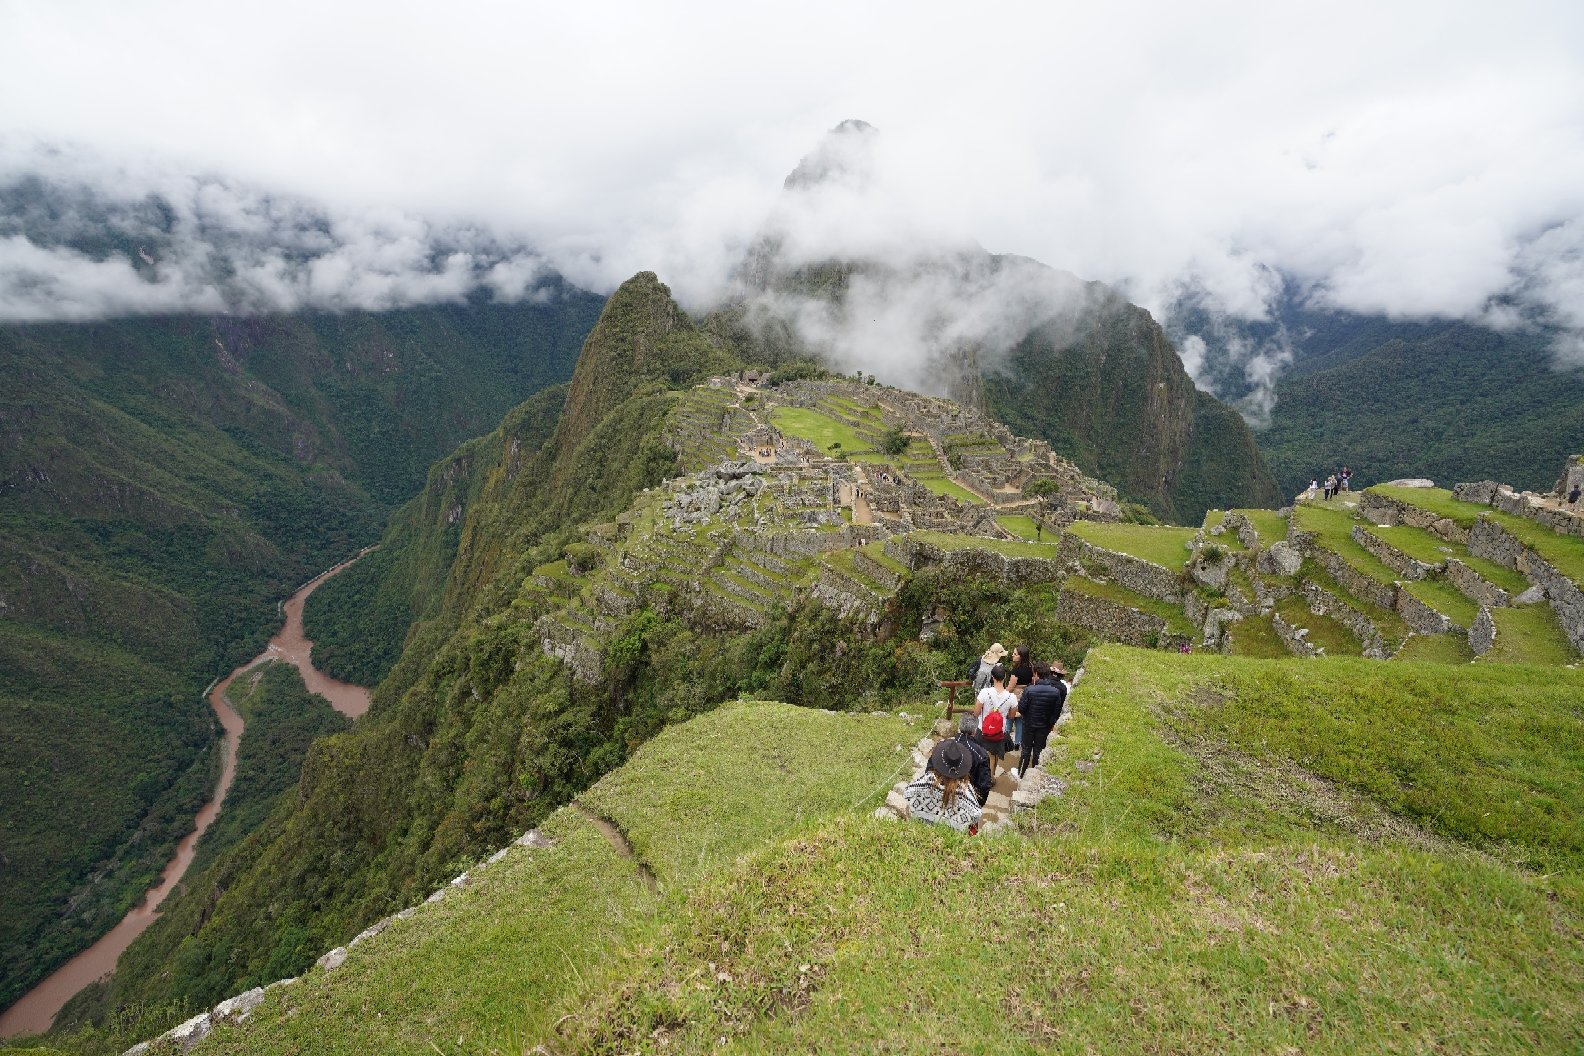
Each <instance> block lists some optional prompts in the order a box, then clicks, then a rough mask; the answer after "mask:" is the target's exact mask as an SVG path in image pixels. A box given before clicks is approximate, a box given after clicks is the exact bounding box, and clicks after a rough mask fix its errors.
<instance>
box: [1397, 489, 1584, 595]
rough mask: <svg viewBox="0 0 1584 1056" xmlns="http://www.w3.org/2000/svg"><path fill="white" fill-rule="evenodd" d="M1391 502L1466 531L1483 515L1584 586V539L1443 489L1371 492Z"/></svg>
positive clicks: (1559, 570)
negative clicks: (1463, 499)
mask: <svg viewBox="0 0 1584 1056" xmlns="http://www.w3.org/2000/svg"><path fill="white" fill-rule="evenodd" d="M1370 490H1371V491H1375V492H1378V493H1379V494H1381V495H1385V496H1387V497H1389V498H1394V499H1400V500H1402V501H1403V502H1406V503H1409V504H1411V505H1414V506H1418V507H1420V508H1421V509H1425V510H1429V511H1430V512H1432V513H1435V514H1438V515H1440V516H1442V517H1450V518H1451V519H1452V520H1454V521H1456V522H1457V523H1459V524H1461V525H1464V526H1465V527H1467V526H1469V525H1472V524H1473V523H1474V521H1475V519H1476V518H1477V517H1478V516H1479V515H1480V514H1482V513H1483V514H1487V515H1488V516H1489V517H1490V519H1491V520H1493V521H1495V522H1496V523H1497V524H1500V525H1501V526H1502V527H1503V528H1505V529H1506V530H1507V532H1508V533H1509V534H1511V535H1512V536H1513V537H1514V538H1515V539H1517V540H1519V541H1520V542H1522V543H1523V544H1524V545H1525V546H1527V547H1529V548H1530V549H1531V550H1533V551H1535V553H1537V554H1539V555H1540V556H1541V557H1543V558H1545V559H1546V560H1547V561H1549V562H1550V563H1551V564H1552V565H1553V566H1555V567H1556V569H1557V571H1558V572H1561V573H1562V574H1563V575H1564V576H1567V577H1568V578H1569V579H1571V580H1572V581H1573V582H1575V583H1578V584H1580V585H1584V539H1580V538H1578V537H1577V536H1571V535H1558V534H1557V533H1555V532H1553V531H1552V530H1551V529H1549V528H1546V527H1544V526H1543V525H1539V524H1536V523H1535V522H1534V521H1531V520H1529V519H1528V518H1526V517H1515V516H1513V515H1512V514H1510V513H1502V512H1501V511H1499V510H1496V509H1492V508H1491V507H1489V506H1478V505H1475V504H1474V503H1472V502H1459V501H1458V500H1457V499H1455V498H1453V497H1452V493H1451V492H1450V491H1446V490H1444V489H1442V488H1388V487H1384V486H1377V487H1375V488H1372V489H1370Z"/></svg>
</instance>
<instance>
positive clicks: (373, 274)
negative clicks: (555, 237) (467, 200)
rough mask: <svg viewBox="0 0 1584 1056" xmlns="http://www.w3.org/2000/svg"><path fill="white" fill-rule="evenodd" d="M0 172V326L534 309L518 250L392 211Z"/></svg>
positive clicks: (125, 180)
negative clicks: (154, 316) (519, 304)
mask: <svg viewBox="0 0 1584 1056" xmlns="http://www.w3.org/2000/svg"><path fill="white" fill-rule="evenodd" d="M117 176H118V177H119V178H117V179H115V180H114V181H113V182H112V181H107V180H104V179H103V174H91V173H84V172H81V171H73V170H71V169H69V168H66V167H58V168H57V170H56V171H55V172H51V173H43V174H41V173H39V172H36V171H25V172H22V173H17V174H13V175H11V176H9V177H3V176H0V321H34V320H68V319H102V318H106V317H115V316H124V315H135V314H148V313H154V312H228V313H241V314H257V313H261V312H275V311H287V312H290V311H296V310H298V309H302V308H320V309H333V310H344V309H364V310H374V311H377V310H381V309H389V308H400V307H410V306H414V305H424V304H435V303H446V302H450V303H460V302H462V301H463V300H465V299H466V298H467V297H468V296H469V295H470V294H472V293H474V292H475V291H485V292H487V293H488V294H490V296H491V297H492V298H493V299H495V300H498V301H501V302H508V303H509V302H515V301H519V300H523V299H529V300H534V299H537V300H540V301H543V300H545V299H546V298H548V297H550V296H552V294H553V291H551V290H549V289H546V288H544V284H545V283H546V282H547V281H549V280H550V279H552V278H553V277H554V276H553V272H552V269H551V268H550V266H549V265H548V263H547V262H546V261H545V260H544V258H543V257H542V256H540V255H538V254H536V253H534V252H532V251H531V250H530V249H528V248H527V247H526V246H524V245H522V244H521V243H520V242H518V243H513V242H510V241H505V240H503V239H502V238H500V237H498V236H496V235H495V234H493V233H491V232H489V231H486V230H484V229H483V228H480V227H477V226H469V225H443V224H436V223H432V222H429V221H427V220H424V219H421V218H418V217H414V216H411V215H407V214H404V213H400V212H398V211H394V210H364V211H361V212H356V213H346V212H342V213H335V212H332V211H330V210H329V209H327V208H326V207H324V206H322V205H319V204H316V203H313V202H310V201H307V200H304V199H302V198H300V197H293V196H289V195H279V194H271V193H268V192H265V191H262V190H259V189H257V188H254V187H250V186H247V185H245V184H242V183H239V182H237V181H234V180H229V179H225V178H222V177H214V176H208V177H203V176H193V177H174V176H170V175H148V174H143V175H139V174H132V173H120V174H117Z"/></svg>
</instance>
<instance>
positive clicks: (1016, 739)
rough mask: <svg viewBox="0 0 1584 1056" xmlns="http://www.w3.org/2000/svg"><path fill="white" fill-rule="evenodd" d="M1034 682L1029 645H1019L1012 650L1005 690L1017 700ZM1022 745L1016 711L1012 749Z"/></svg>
mask: <svg viewBox="0 0 1584 1056" xmlns="http://www.w3.org/2000/svg"><path fill="white" fill-rule="evenodd" d="M1033 684H1034V666H1033V665H1032V664H1030V663H1029V647H1028V646H1026V645H1020V646H1018V647H1017V648H1016V649H1013V650H1012V680H1011V681H1010V682H1008V683H1007V691H1008V692H1009V693H1011V694H1012V695H1013V696H1014V697H1017V698H1018V699H1019V700H1022V699H1023V691H1024V690H1025V689H1027V688H1028V687H1029V686H1031V685H1033ZM1022 747H1023V715H1022V713H1021V712H1019V713H1018V715H1017V717H1016V718H1014V719H1013V720H1012V750H1013V751H1014V752H1015V751H1018V750H1019V749H1020V748H1022Z"/></svg>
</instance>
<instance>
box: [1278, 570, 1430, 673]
mask: <svg viewBox="0 0 1584 1056" xmlns="http://www.w3.org/2000/svg"><path fill="white" fill-rule="evenodd" d="M1295 578H1296V579H1297V580H1298V581H1299V582H1300V583H1301V582H1302V581H1303V580H1305V579H1312V580H1314V581H1315V583H1317V584H1319V585H1320V586H1321V587H1323V588H1324V589H1325V590H1326V592H1327V593H1330V594H1334V595H1335V596H1336V597H1337V598H1338V599H1339V600H1341V601H1343V602H1346V603H1347V604H1348V605H1351V606H1352V607H1353V608H1355V609H1357V610H1358V611H1359V612H1361V613H1363V614H1364V616H1365V617H1366V618H1367V619H1368V620H1369V621H1370V622H1371V623H1373V624H1374V625H1375V629H1376V630H1377V631H1379V632H1380V636H1381V640H1382V641H1383V642H1385V644H1386V649H1387V651H1388V652H1395V651H1396V650H1397V648H1398V647H1399V646H1401V645H1402V643H1403V642H1404V641H1405V640H1407V638H1408V636H1409V634H1410V633H1411V632H1410V631H1409V629H1408V624H1407V622H1406V621H1404V620H1403V618H1402V614H1401V613H1399V612H1397V611H1396V610H1394V609H1383V608H1381V607H1380V606H1379V605H1376V604H1374V603H1373V602H1369V601H1365V600H1364V599H1363V598H1359V597H1355V596H1354V595H1353V594H1352V593H1350V592H1349V591H1348V590H1347V588H1346V587H1344V586H1342V584H1340V583H1336V582H1334V581H1333V580H1332V579H1331V577H1330V576H1329V575H1327V573H1326V570H1325V569H1323V568H1321V567H1320V566H1319V564H1317V563H1316V562H1315V561H1314V560H1313V559H1312V558H1306V559H1305V560H1304V563H1303V565H1302V566H1301V567H1300V568H1299V569H1298V575H1297V576H1296V577H1295Z"/></svg>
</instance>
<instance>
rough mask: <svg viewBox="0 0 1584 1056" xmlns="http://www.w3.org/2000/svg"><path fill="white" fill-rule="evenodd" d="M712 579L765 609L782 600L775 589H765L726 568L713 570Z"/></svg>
mask: <svg viewBox="0 0 1584 1056" xmlns="http://www.w3.org/2000/svg"><path fill="white" fill-rule="evenodd" d="M710 579H711V580H712V581H713V582H714V583H716V584H718V585H719V586H720V588H721V589H722V590H723V591H725V592H726V593H728V594H730V595H732V596H733V597H735V598H740V599H742V600H743V601H746V602H749V603H751V604H753V605H755V606H758V607H760V608H763V609H772V608H773V607H774V606H775V604H776V603H777V601H779V600H781V599H779V598H778V597H777V596H776V593H775V592H774V591H770V590H764V589H762V588H760V587H759V586H757V585H756V584H754V583H752V582H750V581H749V580H747V579H745V578H743V577H742V576H740V575H737V574H736V573H734V572H728V571H725V570H724V569H717V570H715V571H714V572H712V573H711V574H710Z"/></svg>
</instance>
